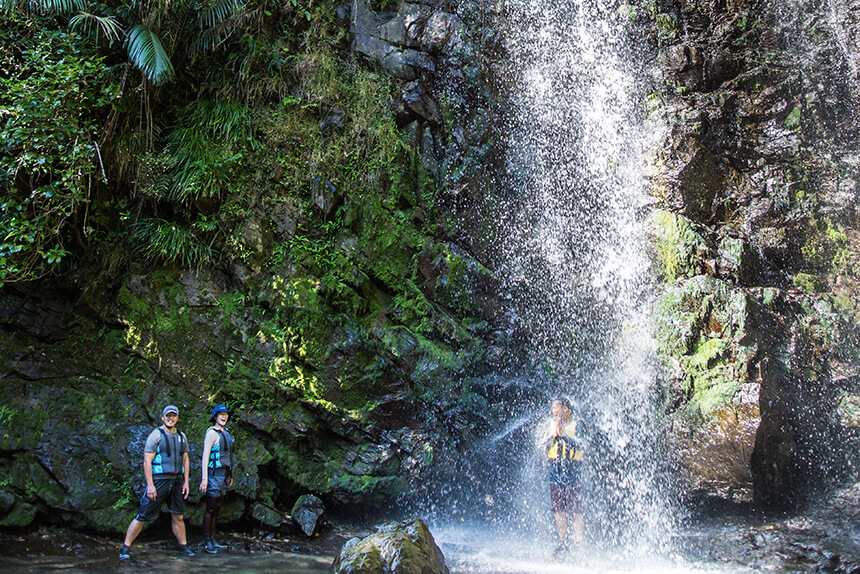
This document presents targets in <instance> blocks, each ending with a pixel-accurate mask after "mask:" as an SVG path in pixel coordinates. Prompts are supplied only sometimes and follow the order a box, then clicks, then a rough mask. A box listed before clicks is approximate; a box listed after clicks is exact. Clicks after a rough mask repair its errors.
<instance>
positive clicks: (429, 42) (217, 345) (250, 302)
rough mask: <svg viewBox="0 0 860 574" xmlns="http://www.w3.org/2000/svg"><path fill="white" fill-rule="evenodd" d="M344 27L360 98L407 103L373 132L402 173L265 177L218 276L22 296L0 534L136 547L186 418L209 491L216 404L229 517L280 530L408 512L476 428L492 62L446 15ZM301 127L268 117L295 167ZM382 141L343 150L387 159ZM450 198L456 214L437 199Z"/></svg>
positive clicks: (422, 9) (8, 366) (153, 270)
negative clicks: (107, 539) (146, 502)
mask: <svg viewBox="0 0 860 574" xmlns="http://www.w3.org/2000/svg"><path fill="white" fill-rule="evenodd" d="M332 16H334V15H332ZM336 18H337V20H338V22H339V24H338V25H339V26H340V27H341V28H342V29H343V30H346V31H348V32H349V37H350V39H351V43H350V44H349V45H348V47H347V46H344V48H345V51H344V52H343V53H342V54H341V56H342V57H343V58H344V60H345V61H347V62H354V64H355V65H356V66H358V67H361V68H363V69H365V70H370V71H371V72H367V73H368V74H369V76H367V77H364V76H362V77H363V78H365V79H364V80H362V81H363V82H364V83H363V84H361V86H362V87H361V89H364V90H371V91H372V90H378V91H379V92H381V93H385V92H386V91H387V90H388V89H391V90H392V92H393V97H391V98H389V100H388V104H389V105H388V107H387V108H385V109H383V113H382V116H381V117H378V118H373V121H375V122H378V125H379V126H382V130H383V131H384V130H387V129H388V127H386V126H391V125H393V126H394V128H399V129H401V130H402V132H401V133H402V134H405V136H404V139H405V141H406V144H407V148H406V150H405V151H404V150H403V148H401V147H400V143H398V142H399V140H398V139H397V138H399V137H400V136H397V137H395V140H394V147H393V150H394V151H392V152H390V157H389V156H386V157H385V158H383V160H384V161H386V162H388V163H387V164H382V165H381V166H375V165H369V166H367V165H358V164H356V163H355V162H353V164H351V165H357V167H355V168H354V169H355V171H356V172H357V173H366V174H368V175H366V176H364V177H365V178H366V179H367V180H368V181H365V182H361V183H360V184H359V185H356V186H354V187H353V188H349V189H344V188H340V189H339V188H338V186H336V185H335V184H333V183H332V182H331V181H329V180H328V179H325V178H322V177H317V178H316V179H315V180H313V181H312V182H311V185H310V186H309V187H307V188H299V189H290V188H288V187H287V186H286V185H285V184H284V183H282V181H283V179H284V178H285V176H284V173H285V171H288V170H289V169H292V167H291V166H287V168H285V167H284V165H285V162H280V163H276V165H274V166H272V169H271V170H269V169H266V168H264V169H265V171H266V172H268V173H269V176H268V178H262V179H258V180H257V182H258V183H257V185H258V186H259V189H258V194H257V195H258V201H255V202H254V203H253V204H252V205H250V206H247V207H244V208H242V209H243V210H244V213H245V217H244V223H242V224H241V225H240V226H238V227H237V228H236V229H235V230H233V233H232V234H231V237H230V239H229V241H228V246H227V247H226V251H225V254H226V256H225V257H224V259H223V261H222V262H221V264H220V265H218V266H210V267H203V268H199V269H195V270H187V269H180V268H175V267H167V268H157V267H154V266H150V265H146V264H143V263H132V264H131V265H129V267H128V271H127V272H125V273H123V274H122V276H121V277H120V278H119V279H118V280H117V281H116V282H113V283H106V284H104V283H95V282H92V280H91V278H90V279H89V280H87V279H86V278H84V280H83V281H81V280H78V281H77V283H75V284H74V285H71V286H68V285H66V286H65V287H52V286H49V285H48V284H47V282H45V283H39V284H30V285H26V286H15V285H7V286H5V287H4V290H3V292H2V294H0V322H2V329H0V339H2V351H0V356H2V364H3V370H2V373H3V374H2V378H3V380H4V392H3V395H2V396H3V399H2V406H0V427H2V439H0V440H1V441H2V442H0V472H2V475H3V477H4V478H3V480H2V483H0V526H22V525H27V524H31V523H33V522H34V521H37V522H39V521H60V522H64V523H70V524H73V525H76V526H80V527H87V528H94V529H98V530H105V531H120V530H123V529H124V528H125V526H126V524H127V522H128V520H130V518H131V516H132V515H133V512H134V508H135V507H136V504H137V499H138V496H139V494H140V485H141V484H142V479H143V475H142V471H141V460H142V458H141V457H142V445H143V443H142V440H143V438H144V437H145V435H146V434H147V433H148V432H149V430H150V429H151V428H153V427H155V426H157V425H158V424H160V422H159V414H160V409H161V408H162V406H163V405H164V404H168V403H173V404H177V405H178V406H179V408H180V411H181V416H180V425H179V426H180V429H181V430H183V431H184V432H185V433H186V434H187V435H188V437H189V440H190V441H191V443H192V445H193V446H192V450H191V453H190V454H191V460H192V476H195V477H197V478H195V479H194V480H192V482H196V480H198V478H199V475H198V473H199V464H200V462H199V457H200V454H201V452H200V448H201V445H202V437H203V433H204V431H205V428H206V427H207V426H208V411H207V409H210V408H211V407H212V405H214V404H215V403H219V402H226V403H228V404H230V405H231V407H232V408H234V410H235V417H234V420H233V422H232V423H231V430H232V431H233V432H234V434H235V436H236V439H237V445H238V452H237V460H238V461H239V463H238V464H239V467H238V469H237V471H238V472H237V473H236V476H237V480H236V486H235V490H236V494H237V495H238V496H236V497H234V498H232V506H231V508H229V509H227V510H226V514H225V518H226V519H228V520H229V519H238V518H248V519H252V518H253V519H255V520H257V521H259V522H262V523H263V524H266V525H267V526H269V527H273V528H274V527H278V526H281V525H283V524H284V523H285V521H286V518H285V517H284V514H285V512H284V511H285V510H286V509H289V508H291V506H292V505H293V502H294V501H295V500H296V498H297V497H298V496H299V495H302V494H305V493H314V494H316V495H319V496H320V497H322V498H323V499H324V501H325V503H326V504H327V505H328V506H329V508H331V507H332V506H341V507H352V506H353V505H355V504H359V505H362V504H364V505H373V506H376V505H378V504H379V503H380V502H383V501H389V502H390V501H391V500H393V498H394V497H395V496H396V495H398V494H400V493H402V492H403V491H406V490H409V489H408V484H409V483H410V482H411V481H413V480H415V479H416V478H418V477H420V476H421V475H422V474H424V473H425V471H426V470H427V468H429V467H430V466H431V465H432V464H439V463H440V462H439V460H440V458H442V459H443V458H444V456H445V454H444V448H442V445H444V444H447V442H448V441H447V440H446V438H445V435H448V434H449V432H451V429H453V428H454V425H455V424H462V423H456V421H457V420H459V419H462V417H463V415H462V411H463V410H464V409H463V406H462V405H461V402H460V401H461V398H462V395H463V393H462V389H461V388H460V382H459V381H460V379H461V378H463V377H464V376H468V375H469V374H470V373H473V372H478V371H480V370H481V369H482V368H483V366H482V359H481V357H482V355H483V349H482V346H483V343H484V341H486V340H490V339H492V336H493V335H492V331H491V326H490V323H489V321H490V320H491V319H492V317H493V315H494V312H495V311H494V308H493V297H492V291H493V276H492V273H491V272H490V271H488V270H487V269H486V268H484V266H483V265H481V263H480V262H479V261H478V260H477V259H476V258H475V257H474V256H473V255H472V254H471V253H470V248H471V243H470V241H469V240H468V238H469V237H472V236H475V237H476V236H477V234H475V233H472V228H474V227H476V226H477V225H479V219H478V218H477V216H476V211H475V210H474V207H475V200H474V198H470V197H469V192H468V191H467V190H466V187H467V182H468V181H469V180H470V178H471V177H472V176H473V174H474V173H475V172H476V171H477V169H478V166H479V164H480V163H481V162H482V161H484V159H483V157H484V156H486V155H487V154H488V153H489V151H490V148H489V147H488V146H487V145H486V143H487V139H488V137H489V132H488V127H489V119H488V118H489V115H488V114H487V113H486V111H485V110H483V109H482V107H481V101H482V98H483V93H482V90H483V88H482V86H481V83H480V81H479V78H478V77H473V76H470V72H469V67H470V66H472V67H474V60H475V57H476V56H475V51H474V49H473V48H472V45H471V44H470V43H469V42H468V41H467V33H466V25H465V24H464V22H463V20H462V19H461V18H460V16H457V15H455V14H454V13H453V12H451V11H450V10H449V9H447V8H445V7H443V6H442V5H441V4H440V5H436V4H434V3H426V2H422V3H409V2H406V3H401V4H399V5H391V6H389V7H388V8H386V9H379V7H378V6H377V7H375V8H372V7H371V6H370V5H369V4H367V3H365V2H363V1H359V0H356V1H354V2H352V3H350V4H345V5H343V6H341V7H340V8H338V10H337V16H336ZM308 65H314V62H311V63H310V64H308ZM360 96H361V95H360ZM467 101H468V109H467V105H466V104H467ZM286 105H292V104H291V103H290V102H287V104H286ZM277 113H278V112H277V111H276V112H274V116H277ZM313 114H318V117H316V118H314V119H315V120H316V123H313V121H312V122H311V123H309V124H307V129H310V130H317V129H318V137H319V138H323V139H324V140H325V141H324V142H323V143H324V144H325V145H326V146H327V147H331V146H334V145H339V144H337V141H338V140H337V137H338V135H339V134H343V133H344V132H350V131H358V130H359V129H360V128H358V127H355V123H357V122H356V118H354V117H350V112H349V111H348V110H345V109H337V108H332V109H328V108H322V107H321V108H319V109H318V108H316V107H312V108H311V115H313ZM274 116H272V117H274ZM289 129H290V128H287V127H283V126H281V127H279V126H278V125H277V121H272V122H271V125H269V126H268V127H264V128H263V132H264V133H265V135H264V137H265V138H267V143H266V144H265V145H266V146H271V147H272V148H273V149H275V150H277V149H278V147H279V146H281V147H283V148H284V149H286V151H285V152H284V153H286V154H287V156H288V157H293V155H292V154H294V153H297V150H291V149H289V146H290V143H289V142H290V141H295V140H296V139H297V137H296V136H291V137H292V139H290V137H286V138H285V136H284V135H283V133H282V132H285V131H286V132H288V131H289ZM374 129H376V131H373V130H374ZM378 132H379V129H378V126H371V127H370V128H365V129H363V130H362V131H361V132H360V133H356V134H354V135H355V137H356V138H358V139H357V141H358V142H359V144H360V145H361V146H362V147H361V150H365V151H361V150H359V149H352V150H350V149H347V150H346V151H345V152H344V153H345V154H346V155H347V156H348V155H349V154H350V153H356V152H358V153H356V155H360V154H363V153H366V152H367V149H370V150H371V152H369V153H367V155H365V156H364V157H363V158H359V159H357V160H356V162H361V161H366V162H374V161H379V158H377V157H374V156H373V155H372V153H376V151H375V150H379V149H380V148H382V149H383V150H384V147H383V146H385V145H387V144H386V143H385V142H384V141H381V142H380V141H377V140H378V138H380V133H378ZM315 133H317V132H316V131H315ZM287 136H289V134H287ZM373 138H377V140H374V139H373ZM373 146H376V147H375V148H374V147H373ZM366 148H367V149H366ZM383 153H389V152H385V151H383ZM404 158H405V159H404ZM286 163H289V162H286ZM389 165H398V166H399V167H398V168H397V169H396V170H395V172H394V173H393V175H392V176H390V175H388V172H386V169H387V168H388V166H389ZM248 169H257V166H248ZM428 182H429V183H428ZM437 188H438V189H439V190H440V191H439V192H438V194H437V195H438V201H436V199H435V198H434V197H429V199H428V198H426V197H425V195H426V194H427V193H431V192H433V191H434V190H436V189H437ZM68 283H69V282H68V281H67V282H66V284H68ZM446 429H449V430H446ZM199 498H200V495H199V493H197V492H196V491H195V492H194V493H193V494H192V496H191V498H190V501H191V507H190V509H189V511H188V513H187V514H188V516H189V519H190V520H191V522H192V523H195V522H198V521H199V520H200V518H201V516H202V515H201V512H202V511H201V509H200V508H199V507H198V506H197V503H198V501H199Z"/></svg>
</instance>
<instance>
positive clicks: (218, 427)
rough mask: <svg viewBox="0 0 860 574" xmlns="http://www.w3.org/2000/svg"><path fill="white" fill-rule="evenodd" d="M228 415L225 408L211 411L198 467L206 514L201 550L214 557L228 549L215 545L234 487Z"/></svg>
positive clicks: (204, 513) (219, 407) (231, 437)
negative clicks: (226, 497) (221, 516)
mask: <svg viewBox="0 0 860 574" xmlns="http://www.w3.org/2000/svg"><path fill="white" fill-rule="evenodd" d="M229 418H230V412H229V411H228V410H227V407H226V406H225V405H217V406H216V407H215V408H214V409H212V418H210V419H209V422H211V423H213V425H214V426H211V427H209V428H208V429H207V430H206V435H205V437H204V438H203V460H202V461H201V463H200V469H201V470H200V472H201V478H200V492H204V493H206V496H205V498H206V510H205V511H204V512H203V537H204V538H205V543H204V546H203V548H204V550H206V552H208V553H210V554H216V553H217V552H218V550H221V549H224V548H227V546H225V545H223V544H218V541H217V540H215V534H216V531H217V530H218V512H219V510H221V503H222V502H223V501H224V495H225V494H227V489H228V488H230V486H231V485H232V484H233V435H231V434H230V431H228V430H227V419H229Z"/></svg>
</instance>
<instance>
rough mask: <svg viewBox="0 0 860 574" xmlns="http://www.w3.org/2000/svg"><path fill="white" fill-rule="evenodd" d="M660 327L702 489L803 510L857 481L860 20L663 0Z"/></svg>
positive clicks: (676, 415)
mask: <svg viewBox="0 0 860 574" xmlns="http://www.w3.org/2000/svg"><path fill="white" fill-rule="evenodd" d="M654 21H655V24H656V30H655V32H656V35H657V37H656V41H657V42H658V44H659V45H660V58H661V67H662V69H663V70H664V74H665V80H666V82H667V89H664V90H662V91H661V94H660V98H661V100H662V104H661V105H660V106H658V108H659V109H658V111H657V113H662V114H665V119H666V121H668V122H669V125H670V126H671V135H670V136H669V137H668V138H667V140H666V142H665V144H664V149H663V151H662V154H661V160H660V161H661V162H663V163H664V165H665V167H664V169H663V170H662V176H660V177H658V178H657V179H656V180H655V182H654V189H653V194H654V195H655V197H656V198H657V199H658V200H659V203H660V206H661V208H662V210H663V211H661V212H658V213H657V215H656V217H654V218H653V222H652V227H651V228H652V233H653V237H654V246H655V254H656V260H657V261H658V262H659V267H660V271H661V273H662V277H663V280H664V281H665V286H664V288H663V293H662V294H661V296H660V297H659V299H658V301H657V304H656V309H657V312H656V314H655V318H656V320H655V333H656V335H657V339H658V342H659V344H660V347H661V350H662V354H663V355H664V357H665V359H666V366H667V368H668V372H669V373H671V375H670V376H669V377H668V378H667V379H666V383H667V387H666V388H667V411H668V412H669V413H670V414H671V416H672V417H673V419H674V420H675V423H674V424H675V428H676V434H677V436H678V437H679V438H680V451H681V453H682V459H683V461H684V463H685V466H686V468H687V470H688V472H689V475H688V477H689V479H690V484H691V486H692V487H693V490H694V491H698V492H699V493H700V494H702V495H704V496H705V497H708V496H715V497H720V498H728V499H733V500H756V501H758V502H762V503H767V504H774V505H793V504H796V503H798V502H800V501H801V500H803V499H804V498H805V497H807V496H808V495H809V494H810V493H811V492H813V491H815V487H822V486H825V485H827V484H831V485H832V484H834V483H838V482H840V481H842V480H850V479H856V477H857V462H858V460H857V456H856V452H857V451H856V447H857V444H858V442H857V441H858V437H860V435H858V428H857V426H856V407H855V406H854V405H856V400H857V399H856V396H857V395H856V393H857V387H856V382H855V381H856V377H857V372H856V369H857V365H858V363H857V358H858V355H857V353H858V347H857V343H858V339H857V333H858V331H857V327H858V323H857V310H856V300H857V284H856V277H857V271H858V268H857V262H858V242H857V226H858V214H857V211H856V205H857V194H858V192H860V187H858V181H860V180H858V177H860V172H858V161H857V160H858V139H857V137H858V129H860V123H858V116H857V114H856V109H857V108H856V106H857V102H858V99H857V98H858V91H857V86H856V82H854V78H853V77H852V72H851V69H852V66H853V65H854V64H853V62H854V61H855V60H856V57H857V55H856V50H855V49H854V48H853V47H852V46H853V44H851V41H850V40H849V39H848V38H849V37H850V36H851V35H852V34H853V32H848V30H855V29H857V21H856V13H854V12H852V11H851V9H850V7H848V6H846V5H840V3H836V4H835V5H833V6H829V5H828V4H827V3H818V2H790V3H775V2H664V3H659V4H658V11H657V14H656V15H655V18H654Z"/></svg>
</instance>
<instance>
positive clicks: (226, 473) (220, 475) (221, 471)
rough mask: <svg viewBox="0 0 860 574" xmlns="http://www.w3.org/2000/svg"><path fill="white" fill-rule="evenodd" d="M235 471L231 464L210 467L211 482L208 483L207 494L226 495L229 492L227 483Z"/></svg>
mask: <svg viewBox="0 0 860 574" xmlns="http://www.w3.org/2000/svg"><path fill="white" fill-rule="evenodd" d="M231 476H233V473H232V472H231V471H230V467H229V466H222V467H221V468H210V469H209V482H207V483H206V496H216V497H217V496H224V495H225V494H227V485H229V484H230V477H231Z"/></svg>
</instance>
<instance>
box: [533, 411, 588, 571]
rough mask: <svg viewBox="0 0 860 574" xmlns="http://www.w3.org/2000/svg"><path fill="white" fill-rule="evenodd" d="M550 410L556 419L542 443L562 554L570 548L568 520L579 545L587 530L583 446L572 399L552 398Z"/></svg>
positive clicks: (559, 553) (557, 552) (558, 552)
mask: <svg viewBox="0 0 860 574" xmlns="http://www.w3.org/2000/svg"><path fill="white" fill-rule="evenodd" d="M550 410H551V412H552V416H553V420H552V421H551V423H550V425H549V429H548V432H547V434H545V435H544V438H543V440H542V441H541V443H540V444H541V447H542V448H543V449H544V450H545V452H546V456H547V459H548V460H549V489H550V490H549V492H550V510H551V511H552V512H553V513H554V514H555V525H556V529H557V530H558V537H559V543H558V546H557V547H556V549H555V555H556V556H561V555H563V554H565V553H567V552H568V551H569V549H570V546H569V542H568V525H569V523H571V522H572V527H573V540H574V543H575V544H576V545H579V544H580V543H581V542H582V537H583V533H584V530H585V523H584V521H583V518H582V492H581V485H580V475H581V468H582V458H583V454H584V450H583V448H584V446H583V443H582V441H581V440H580V439H579V438H578V437H577V436H576V421H574V420H573V414H572V410H573V409H572V407H571V404H570V401H568V400H567V399H565V398H563V397H559V398H556V399H553V401H552V403H551V408H550ZM568 518H570V520H568Z"/></svg>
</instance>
